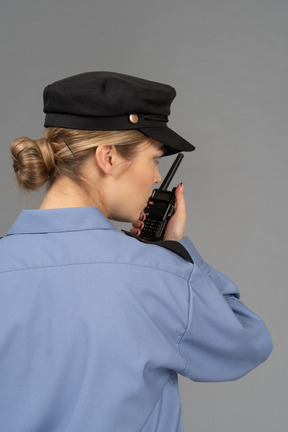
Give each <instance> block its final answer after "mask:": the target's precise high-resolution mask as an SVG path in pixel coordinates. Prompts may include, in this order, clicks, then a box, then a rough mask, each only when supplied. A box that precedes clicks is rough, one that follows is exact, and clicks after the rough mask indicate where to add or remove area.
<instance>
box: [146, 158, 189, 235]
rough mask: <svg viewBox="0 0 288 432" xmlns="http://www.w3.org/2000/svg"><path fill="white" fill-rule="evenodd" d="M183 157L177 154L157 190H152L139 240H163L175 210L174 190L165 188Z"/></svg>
mask: <svg viewBox="0 0 288 432" xmlns="http://www.w3.org/2000/svg"><path fill="white" fill-rule="evenodd" d="M183 157H184V155H183V154H182V153H179V154H178V156H177V157H176V159H175V160H174V162H173V164H172V166H171V168H170V170H169V171H168V173H167V175H166V177H165V178H164V180H163V182H162V183H161V185H160V187H159V189H154V190H153V192H152V195H151V197H150V198H149V202H148V205H147V207H146V208H145V209H144V213H145V215H146V219H145V221H144V228H143V229H142V231H141V234H140V236H139V237H140V238H142V239H145V240H149V241H155V242H156V241H159V240H162V239H163V235H164V231H165V228H166V225H167V223H168V221H169V219H170V217H171V216H172V215H173V213H174V208H175V190H176V188H175V187H174V188H173V189H172V191H167V188H168V186H169V184H170V182H171V180H172V178H173V177H174V175H175V173H176V171H177V169H178V167H179V165H180V163H181V161H182V159H183Z"/></svg>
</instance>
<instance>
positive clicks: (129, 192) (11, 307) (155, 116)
mask: <svg viewBox="0 0 288 432" xmlns="http://www.w3.org/2000/svg"><path fill="white" fill-rule="evenodd" d="M174 97H175V91H174V89H173V88H172V87H170V86H167V85H164V84H159V83H154V82H151V81H146V80H142V79H139V78H135V77H131V76H127V75H122V74H116V73H109V72H90V73H85V74H81V75H77V76H74V77H70V78H67V79H64V80H61V81H58V82H56V83H54V84H52V85H50V86H48V87H46V89H45V91H44V111H45V113H46V119H45V126H46V128H47V129H46V136H45V138H41V139H39V140H35V141H32V140H30V139H29V138H25V137H22V138H19V139H17V140H15V141H14V142H13V144H12V147H11V155H12V158H13V161H14V169H15V172H16V175H17V179H18V181H19V184H20V185H21V186H22V187H23V188H26V189H37V188H39V187H41V186H42V185H44V184H45V183H48V190H47V193H46V195H45V198H44V200H43V203H42V205H41V209H39V210H28V211H27V210H24V211H22V212H21V213H20V215H19V217H18V218H17V220H16V221H15V223H14V224H13V225H12V227H11V229H10V230H9V232H8V233H7V235H6V237H5V238H4V239H2V240H1V242H0V257H1V260H0V262H1V264H0V270H1V272H0V317H1V326H0V352H1V366H0V382H1V385H0V396H1V397H0V400H1V414H0V424H1V430H5V432H10V431H11V432H12V431H13V432H18V431H19V432H20V431H21V432H23V431H29V432H34V431H35V432H36V431H51V432H52V431H55V432H56V431H57V432H58V431H61V432H62V431H65V432H76V431H77V432H79V431H85V432H112V431H113V432H129V431H131V432H135V431H141V432H148V431H149V432H153V431H155V432H156V431H157V432H167V431H169V432H170V431H171V432H179V431H182V430H183V426H182V419H181V406H180V398H179V392H178V383H177V374H178V373H180V374H182V375H184V376H186V377H188V378H191V379H192V380H196V381H226V380H234V379H237V378H239V377H241V376H243V375H245V374H246V373H248V372H249V371H250V370H251V369H253V368H255V367H256V366H257V365H259V364H260V363H261V362H263V361H264V360H265V359H266V358H267V357H268V355H269V354H270V352H271V349H272V343H271V339H270V336H269V333H268V331H267V329H266V327H265V324H264V323H263V321H262V320H261V319H260V318H259V317H257V316H256V315H255V314H254V313H253V312H251V311H250V310H249V309H247V307H246V306H245V305H243V304H242V303H241V302H240V301H239V291H238V289H237V288H236V287H235V285H234V284H233V283H232V282H231V280H230V279H228V278H227V277H226V276H225V275H223V274H221V273H219V272H217V271H215V270H214V269H212V268H211V267H210V266H209V265H207V264H205V263H204V262H203V260H202V259H201V257H200V256H199V254H198V253H197V251H196V250H195V248H194V246H193V245H192V243H191V242H190V240H189V239H188V238H184V229H185V224H186V210H185V200H184V195H183V185H182V184H180V185H179V186H178V187H177V190H176V211H175V214H174V215H173V216H172V218H171V219H170V221H169V223H168V225H167V228H166V230H165V236H164V240H170V241H172V242H170V243H169V244H170V246H171V244H172V245H173V244H175V245H176V244H177V245H179V244H180V245H182V248H183V250H185V249H186V250H185V252H186V255H185V254H184V255H183V256H182V254H181V252H180V254H179V253H178V252H177V253H176V252H174V251H173V247H172V250H167V249H166V248H163V247H161V245H160V246H159V244H149V243H143V242H140V241H138V239H137V236H139V234H140V232H141V229H142V228H143V226H144V223H145V220H144V218H145V217H144V215H143V209H144V207H145V206H146V203H147V201H148V199H149V196H150V194H151V191H152V188H153V185H154V184H156V183H159V182H160V180H161V176H160V173H159V170H158V164H157V162H158V159H159V158H160V157H162V156H163V155H166V154H173V153H177V152H179V151H191V150H193V149H194V147H193V146H192V145H191V144H189V143H188V142H187V141H186V140H184V139H183V138H182V137H180V136H179V135H177V134H176V133H175V132H173V131H172V130H171V129H169V128H168V127H167V121H168V115H169V114H170V105H171V102H172V100H173V98H174ZM139 214H140V217H139ZM109 219H113V220H118V221H130V222H133V228H132V230H131V231H132V233H134V234H135V237H136V238H133V237H130V236H127V235H125V234H124V233H122V232H117V231H116V230H115V229H114V228H113V226H112V225H111V223H110V222H109ZM173 242H174V243H173ZM184 248H185V249H184ZM176 249H177V248H176ZM176 249H175V250H176ZM177 251H178V249H177ZM187 256H188V259H186V258H187ZM185 257H186V258H185Z"/></svg>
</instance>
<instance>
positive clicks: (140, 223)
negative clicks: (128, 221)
mask: <svg viewBox="0 0 288 432" xmlns="http://www.w3.org/2000/svg"><path fill="white" fill-rule="evenodd" d="M132 226H133V227H134V228H139V229H140V230H141V229H143V228H144V222H141V221H140V220H137V221H136V222H133V223H132Z"/></svg>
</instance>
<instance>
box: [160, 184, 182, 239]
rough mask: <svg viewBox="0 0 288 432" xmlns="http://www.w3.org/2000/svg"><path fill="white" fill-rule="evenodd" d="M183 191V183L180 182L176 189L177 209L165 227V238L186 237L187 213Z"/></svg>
mask: <svg viewBox="0 0 288 432" xmlns="http://www.w3.org/2000/svg"><path fill="white" fill-rule="evenodd" d="M183 191H184V186H183V183H180V184H179V185H178V186H177V188H176V191H175V197H176V202H175V211H174V214H173V216H171V218H170V220H169V222H168V224H167V226H166V228H165V231H164V237H163V240H175V241H179V240H181V239H182V238H183V237H184V232H185V226H186V220H187V214H186V206H185V197H184V193H183Z"/></svg>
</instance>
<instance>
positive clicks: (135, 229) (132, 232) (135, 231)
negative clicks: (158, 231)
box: [130, 228, 141, 236]
mask: <svg viewBox="0 0 288 432" xmlns="http://www.w3.org/2000/svg"><path fill="white" fill-rule="evenodd" d="M130 232H131V234H134V235H136V236H139V235H140V234H141V230H140V229H137V228H131V229H130Z"/></svg>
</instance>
